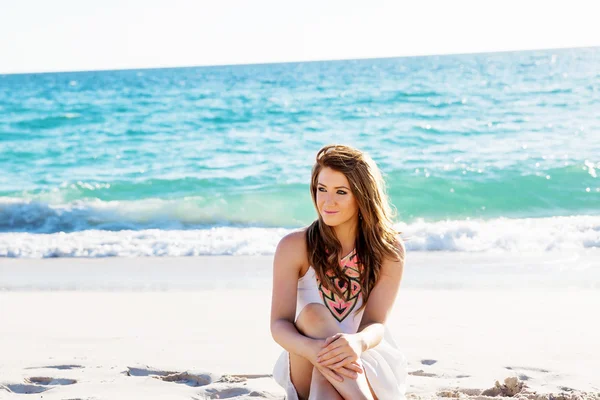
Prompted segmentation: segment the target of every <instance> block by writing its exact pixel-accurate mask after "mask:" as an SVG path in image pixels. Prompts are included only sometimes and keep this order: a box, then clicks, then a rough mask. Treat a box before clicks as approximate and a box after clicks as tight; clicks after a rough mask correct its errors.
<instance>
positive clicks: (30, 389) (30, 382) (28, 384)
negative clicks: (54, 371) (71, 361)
mask: <svg viewBox="0 0 600 400" xmlns="http://www.w3.org/2000/svg"><path fill="white" fill-rule="evenodd" d="M74 383H77V381H76V380H75V379H62V378H50V377H45V376H44V377H37V376H36V377H32V378H25V384H22V383H5V384H0V389H4V390H6V391H8V392H11V393H18V394H34V393H42V392H45V391H46V390H50V389H52V388H53V387H54V386H59V385H72V384H74Z"/></svg>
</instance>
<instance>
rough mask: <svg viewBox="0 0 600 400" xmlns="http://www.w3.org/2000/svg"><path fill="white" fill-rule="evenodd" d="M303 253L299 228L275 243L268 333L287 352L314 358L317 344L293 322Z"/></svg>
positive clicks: (304, 254) (303, 257) (303, 241)
mask: <svg viewBox="0 0 600 400" xmlns="http://www.w3.org/2000/svg"><path fill="white" fill-rule="evenodd" d="M305 256H306V244H305V239H304V232H302V231H299V232H292V233H290V234H288V235H286V236H285V237H284V238H283V239H281V241H280V242H279V244H278V245H277V250H276V251H275V258H274V261H273V292H272V297H271V335H272V336H273V339H274V340H275V341H276V342H277V343H279V345H280V346H281V347H283V348H284V349H286V350H287V351H289V352H290V353H294V354H298V355H299V356H302V357H304V358H307V359H309V360H310V359H311V358H310V357H311V356H313V358H316V357H314V355H315V353H316V351H318V350H317V349H318V348H320V345H319V344H318V342H317V341H316V340H314V339H311V338H309V337H306V336H304V335H302V334H301V333H300V332H298V330H297V329H296V325H294V321H295V318H296V297H297V294H298V278H299V276H300V270H301V268H302V265H303V264H304V262H305Z"/></svg>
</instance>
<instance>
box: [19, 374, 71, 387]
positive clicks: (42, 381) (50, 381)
mask: <svg viewBox="0 0 600 400" xmlns="http://www.w3.org/2000/svg"><path fill="white" fill-rule="evenodd" d="M25 382H27V383H33V384H36V383H37V384H38V385H45V386H54V385H72V384H74V383H77V381H76V380H75V379H64V378H50V377H47V376H43V377H42V376H39V377H38V376H34V377H32V378H25Z"/></svg>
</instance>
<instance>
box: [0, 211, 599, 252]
mask: <svg viewBox="0 0 600 400" xmlns="http://www.w3.org/2000/svg"><path fill="white" fill-rule="evenodd" d="M397 228H398V229H399V230H400V231H402V233H403V237H404V238H405V239H406V246H407V249H408V250H410V251H427V252H430V251H452V252H467V253H473V252H475V253H488V252H491V253H496V252H498V253H506V252H542V253H546V252H554V251H583V250H586V249H592V250H598V249H600V217H599V216H570V217H550V218H522V219H509V218H497V219H492V220H475V219H474V220H454V221H451V220H448V221H438V222H425V221H417V222H414V223H411V224H398V225H397ZM292 231H293V229H286V228H258V227H213V228H206V229H190V230H165V229H144V230H120V231H106V230H91V229H90V230H83V231H75V232H70V233H64V232H59V233H51V234H38V233H29V232H5V233H0V257H14V258H47V257H114V256H121V257H140V256H149V257H162V256H175V257H178V256H198V255H272V254H273V253H274V251H275V248H276V246H277V243H278V242H279V240H280V239H281V238H282V237H283V236H284V235H286V234H287V233H289V232H292ZM599 251H600V250H599Z"/></svg>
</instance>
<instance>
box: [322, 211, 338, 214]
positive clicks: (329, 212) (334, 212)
mask: <svg viewBox="0 0 600 400" xmlns="http://www.w3.org/2000/svg"><path fill="white" fill-rule="evenodd" d="M336 213H338V211H325V214H336Z"/></svg>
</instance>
